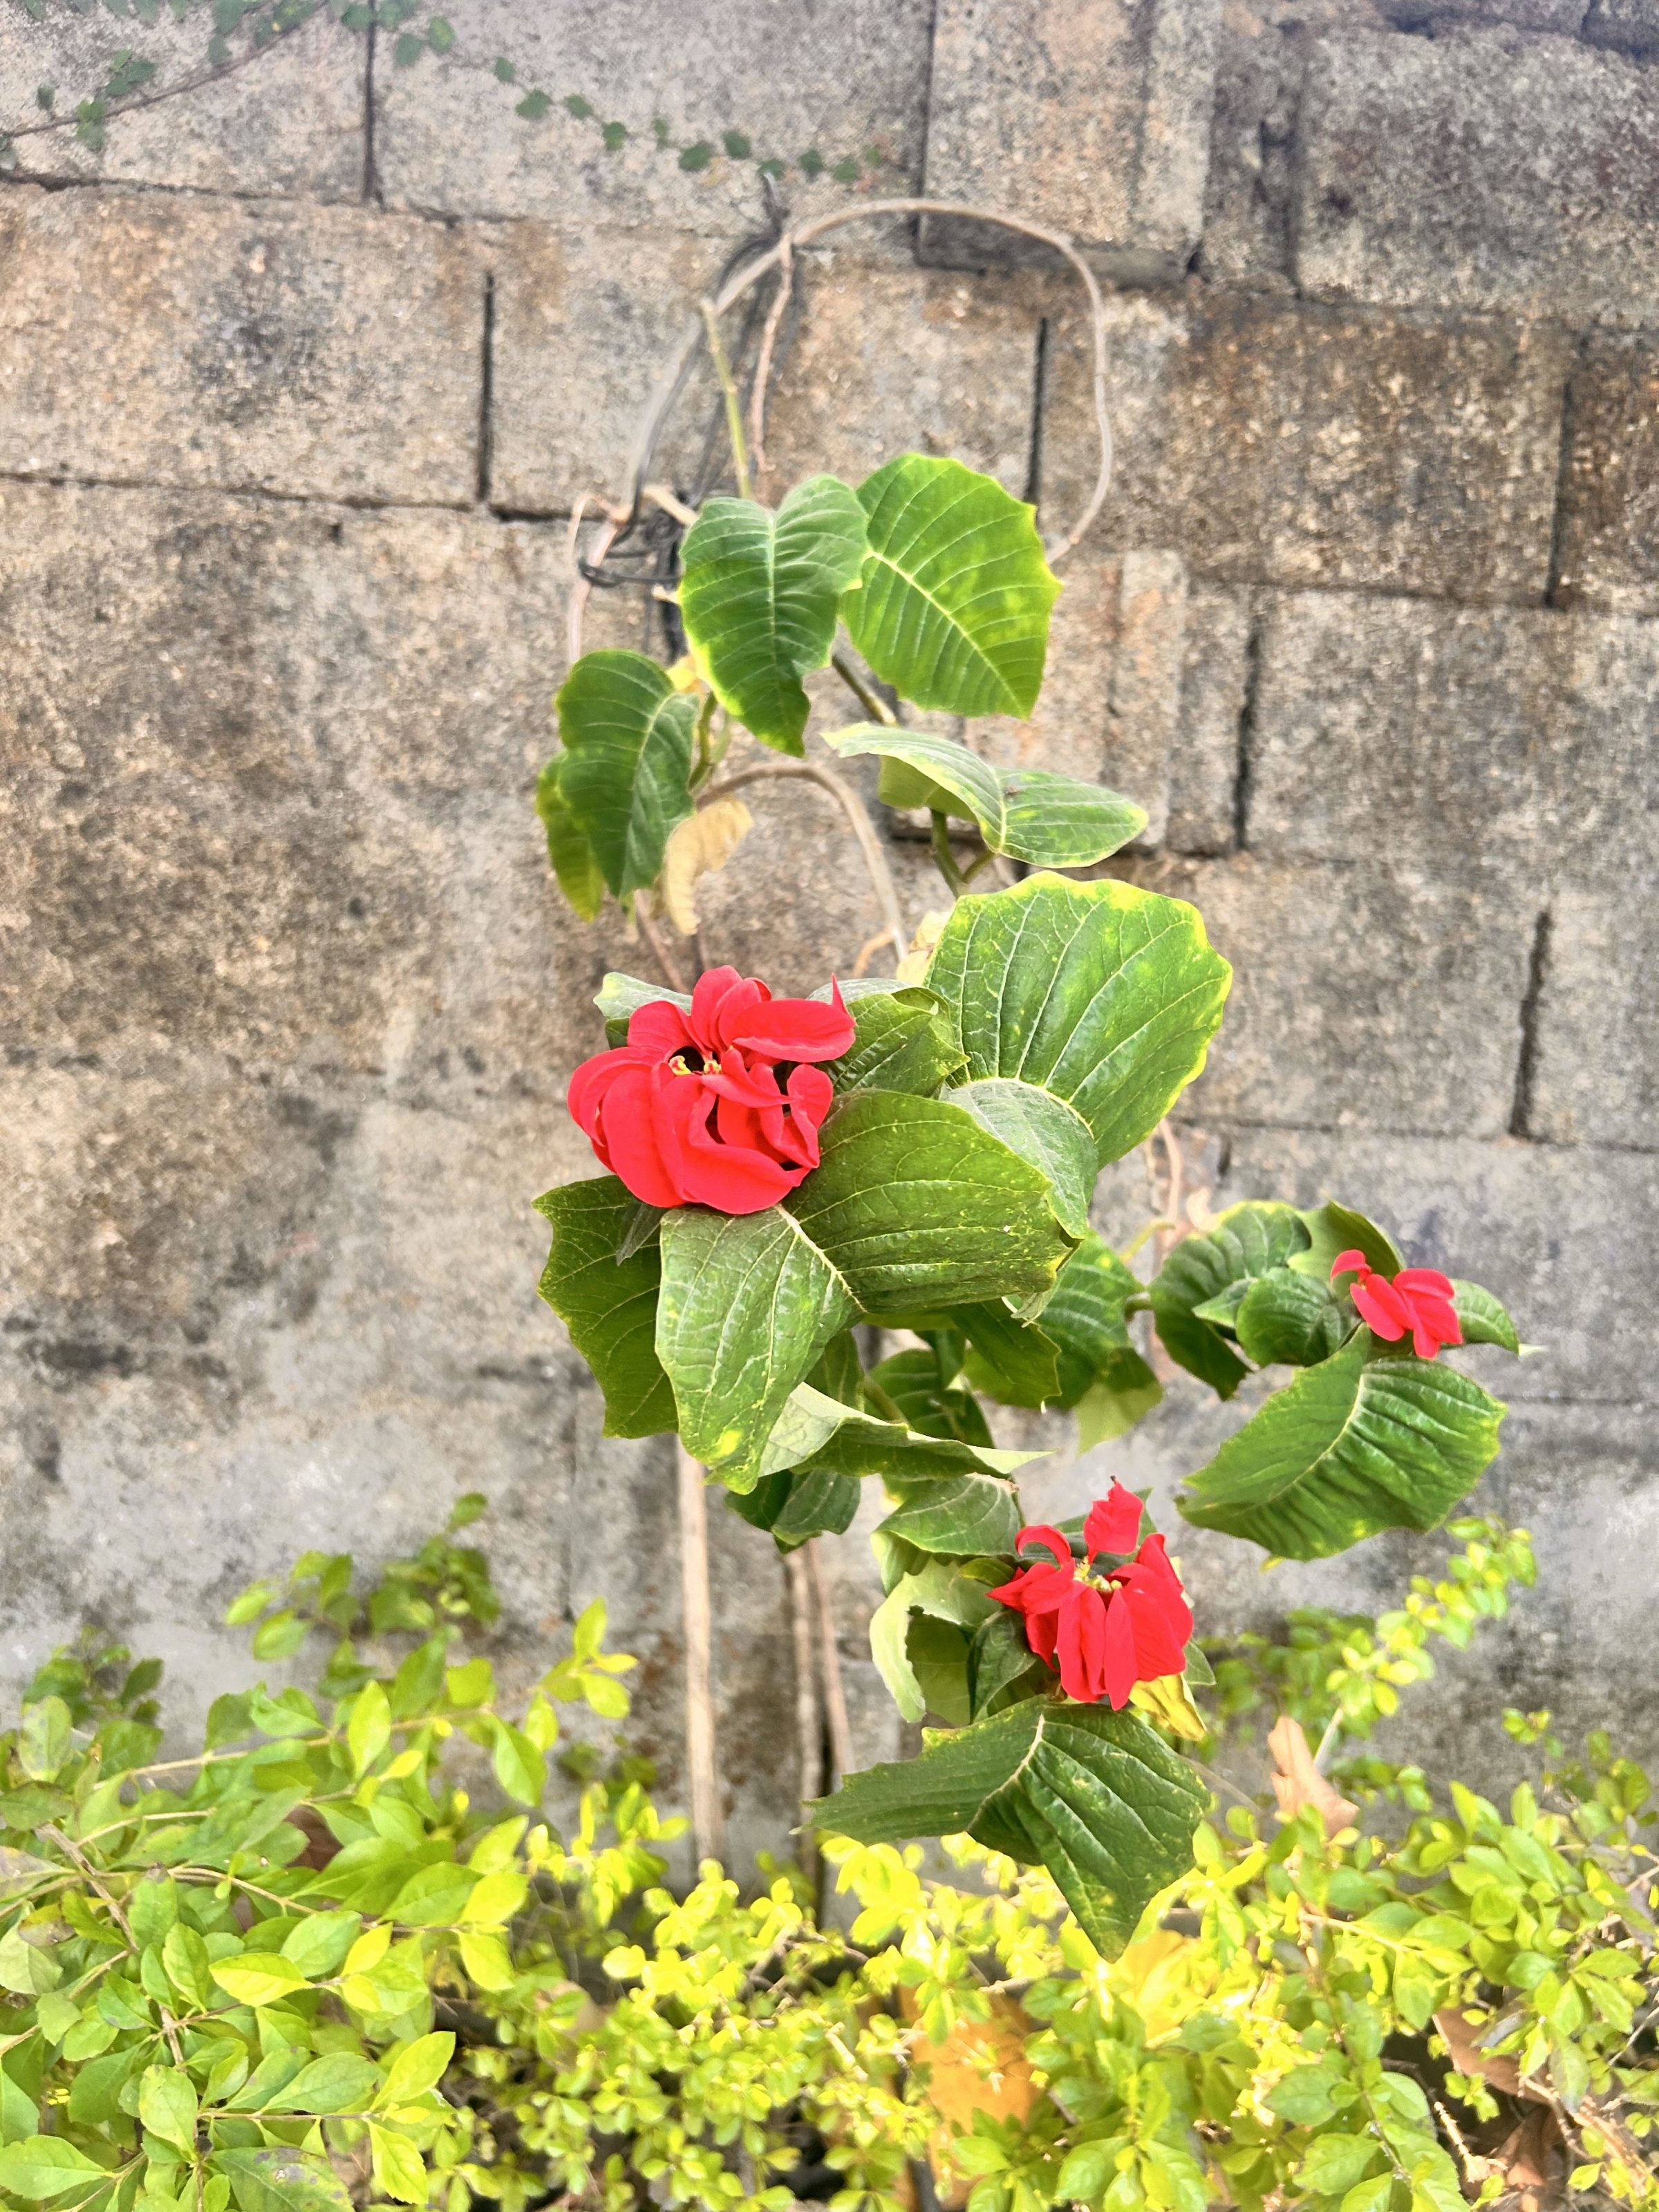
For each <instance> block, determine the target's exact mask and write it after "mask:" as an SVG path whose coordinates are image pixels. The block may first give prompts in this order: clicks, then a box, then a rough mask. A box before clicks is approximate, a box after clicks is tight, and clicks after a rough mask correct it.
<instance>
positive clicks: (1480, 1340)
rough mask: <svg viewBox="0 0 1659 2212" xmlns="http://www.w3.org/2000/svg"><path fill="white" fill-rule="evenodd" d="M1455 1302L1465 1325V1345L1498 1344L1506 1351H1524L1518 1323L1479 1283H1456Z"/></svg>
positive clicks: (1453, 1300) (1454, 1289)
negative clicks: (1518, 1332)
mask: <svg viewBox="0 0 1659 2212" xmlns="http://www.w3.org/2000/svg"><path fill="white" fill-rule="evenodd" d="M1452 1304H1453V1305H1454V1306H1455V1309H1456V1312H1457V1318H1458V1320H1459V1322H1461V1323H1462V1329H1463V1341H1464V1343H1465V1344H1496V1345H1500V1346H1502V1347H1503V1349H1504V1351H1505V1352H1519V1351H1520V1349H1521V1339H1520V1337H1519V1336H1518V1334H1516V1327H1515V1323H1514V1322H1512V1321H1511V1320H1510V1317H1509V1315H1508V1314H1507V1313H1506V1312H1505V1311H1504V1308H1503V1307H1502V1306H1501V1305H1499V1304H1498V1300H1497V1299H1496V1298H1495V1297H1493V1296H1492V1292H1491V1291H1483V1290H1482V1289H1481V1287H1480V1284H1479V1283H1459V1282H1454V1283H1453V1285H1452Z"/></svg>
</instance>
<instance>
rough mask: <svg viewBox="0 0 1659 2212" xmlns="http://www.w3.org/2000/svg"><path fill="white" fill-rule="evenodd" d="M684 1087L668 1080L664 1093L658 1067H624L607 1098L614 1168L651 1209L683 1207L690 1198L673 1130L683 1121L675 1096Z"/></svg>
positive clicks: (664, 1081) (607, 1126)
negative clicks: (674, 1093) (654, 1207)
mask: <svg viewBox="0 0 1659 2212" xmlns="http://www.w3.org/2000/svg"><path fill="white" fill-rule="evenodd" d="M665 1084H666V1087H665ZM683 1084H684V1078H679V1079H676V1078H674V1077H672V1076H669V1077H666V1079H665V1072H664V1070H663V1069H661V1068H659V1067H653V1068H644V1067H632V1068H624V1069H623V1072H622V1073H621V1074H620V1075H618V1077H617V1079H616V1081H615V1082H614V1083H613V1084H612V1085H611V1089H610V1091H608V1092H607V1093H606V1096H605V1106H606V1109H608V1110H607V1112H606V1114H605V1129H604V1135H605V1147H606V1150H607V1152H608V1153H609V1156H610V1161H611V1168H612V1169H613V1170H614V1171H615V1172H616V1173H617V1175H619V1176H621V1177H622V1179H623V1182H625V1183H626V1184H627V1186H628V1188H629V1190H631V1191H632V1192H633V1194H634V1195H635V1198H642V1199H643V1200H645V1202H646V1204H647V1206H684V1204H685V1201H686V1200H687V1199H688V1198H689V1197H690V1195H691V1194H690V1190H689V1189H688V1188H687V1186H686V1183H685V1180H684V1143H683V1141H682V1138H681V1134H680V1131H679V1129H678V1127H676V1126H675V1125H676V1122H677V1121H680V1120H681V1119H682V1118H683V1116H682V1115H681V1113H680V1111H679V1110H678V1101H677V1100H676V1099H675V1098H674V1097H673V1096H672V1093H673V1092H674V1091H678V1090H680V1089H681V1086H682V1085H683ZM685 1088H686V1089H688V1090H689V1089H690V1085H685Z"/></svg>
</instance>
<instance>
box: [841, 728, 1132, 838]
mask: <svg viewBox="0 0 1659 2212" xmlns="http://www.w3.org/2000/svg"><path fill="white" fill-rule="evenodd" d="M824 742H825V744H828V745H829V746H830V747H831V748H832V749H833V750H835V751H836V752H838V753H841V754H843V755H844V756H846V757H848V758H851V757H854V756H856V755H858V754H860V753H873V754H875V755H876V756H877V757H878V758H879V759H880V761H881V763H882V769H881V787H880V789H881V796H882V798H883V799H884V800H885V801H886V803H887V805H889V806H903V807H912V806H921V807H926V808H927V809H928V810H929V811H933V812H937V813H940V814H949V815H954V816H956V817H957V819H958V820H967V821H971V822H974V823H976V824H977V825H978V828H979V834H980V836H981V837H982V838H983V839H984V840H985V842H986V844H987V846H988V847H989V848H990V849H991V851H992V852H994V853H1006V854H1009V856H1010V857H1011V858H1012V859H1013V860H1029V861H1030V862H1032V863H1033V865H1034V866H1037V867H1043V868H1086V867H1090V866H1092V865H1093V864H1094V862H1095V861H1097V860H1104V859H1105V858H1106V857H1107V855H1108V854H1110V853H1115V852H1117V851H1118V850H1119V849H1120V848H1121V847H1123V846H1125V845H1127V843H1128V842H1130V840H1131V839H1132V838H1134V837H1138V836H1139V835H1140V833H1141V831H1142V830H1143V829H1145V828H1146V810H1145V808H1143V807H1139V806H1137V805H1134V804H1133V801H1132V800H1130V799H1121V798H1119V796H1118V794H1117V793H1116V792H1115V791H1105V790H1103V789H1102V788H1101V787H1100V785H1098V784H1097V783H1080V782H1079V781H1077V779H1076V778H1075V777H1073V776H1069V775H1054V774H1052V773H1051V772H1050V771H1049V770H1048V769H1036V768H1017V769H1000V768H994V767H993V766H992V764H991V763H990V762H988V761H984V760H981V758H980V757H979V755H978V754H977V753H975V752H970V751H969V749H968V747H967V746H966V745H959V744H957V742H956V741H955V739H954V738H940V737H934V736H933V735H931V734H930V733H929V732H927V731H925V730H896V729H890V728H889V727H887V726H884V724H882V723H879V722H859V723H855V724H854V726H853V727H852V728H850V729H846V730H837V731H836V732H833V734H832V735H830V736H829V737H828V738H825V740H824Z"/></svg>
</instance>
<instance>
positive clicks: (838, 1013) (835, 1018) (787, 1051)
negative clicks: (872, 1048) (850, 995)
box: [723, 982, 853, 1060]
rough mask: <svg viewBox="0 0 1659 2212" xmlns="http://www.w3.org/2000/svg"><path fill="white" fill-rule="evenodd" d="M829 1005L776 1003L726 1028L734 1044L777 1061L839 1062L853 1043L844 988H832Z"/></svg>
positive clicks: (806, 1001) (791, 1001)
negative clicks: (843, 1001) (842, 993)
mask: <svg viewBox="0 0 1659 2212" xmlns="http://www.w3.org/2000/svg"><path fill="white" fill-rule="evenodd" d="M829 991H830V1001H829V1005H828V1006H825V1005H824V1003H823V1000H821V999H774V1000H772V1001H771V1002H770V1004H769V1005H767V1006H757V1008H756V1009H755V1010H754V1012H747V1011H745V1012H744V1013H743V1014H742V1015H741V1016H734V1017H733V1018H732V1020H731V1021H730V1022H724V1017H723V1025H724V1026H725V1027H726V1029H727V1030H729V1033H730V1035H731V1038H732V1043H733V1044H741V1045H747V1046H748V1047H749V1048H750V1050H752V1051H755V1052H763V1053H766V1054H769V1056H770V1057H771V1058H773V1059H774V1060H838V1059H839V1058H840V1057H841V1055H842V1053H844V1052H845V1051H846V1050H847V1048H848V1046H849V1045H850V1044H851V1043H852V1042H853V1017H852V1016H851V1014H849V1013H848V1011H847V1008H846V1006H845V1005H844V1004H843V1003H842V995H841V986H840V984H839V983H836V982H832V983H831V984H830V986H829Z"/></svg>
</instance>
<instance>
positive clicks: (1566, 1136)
mask: <svg viewBox="0 0 1659 2212" xmlns="http://www.w3.org/2000/svg"><path fill="white" fill-rule="evenodd" d="M1537 1022H1538V1030H1537V1053H1536V1060H1535V1064H1534V1069H1533V1075H1532V1096H1531V1099H1530V1101H1529V1107H1528V1131H1529V1133H1530V1134H1532V1135H1534V1136H1535V1137H1544V1138H1548V1139H1551V1140H1553V1142H1554V1143H1557V1144H1563V1145H1572V1144H1583V1145H1629V1146H1633V1147H1635V1148H1636V1149H1638V1150H1639V1151H1643V1152H1659V926H1656V915H1655V901H1654V885H1653V884H1652V882H1651V880H1650V881H1649V882H1647V883H1645V884H1636V883H1632V884H1629V885H1627V886H1626V887H1624V888H1623V889H1622V890H1618V891H1614V892H1611V893H1607V894H1603V895H1601V896H1587V895H1585V894H1584V893H1583V892H1579V891H1574V890H1564V891H1560V892H1558V893H1557V895H1556V896H1555V898H1554V899H1553V902H1552V903H1551V907H1550V923H1549V934H1548V937H1547V940H1546V946H1545V956H1544V973H1543V988H1542V990H1541V994H1540V997H1539V1002H1538V1014H1537Z"/></svg>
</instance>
